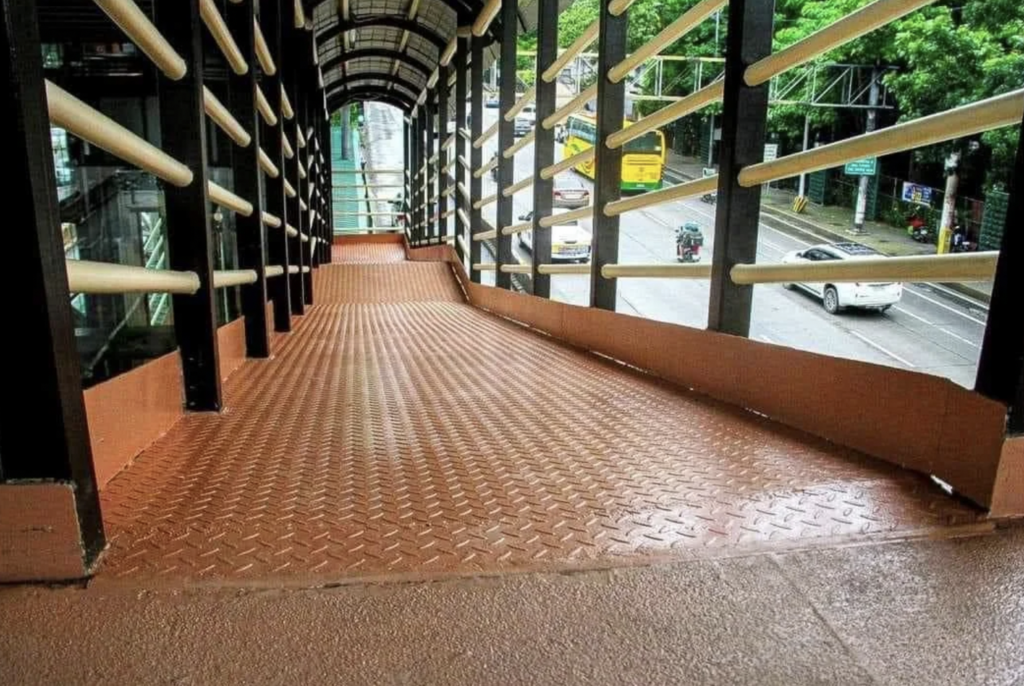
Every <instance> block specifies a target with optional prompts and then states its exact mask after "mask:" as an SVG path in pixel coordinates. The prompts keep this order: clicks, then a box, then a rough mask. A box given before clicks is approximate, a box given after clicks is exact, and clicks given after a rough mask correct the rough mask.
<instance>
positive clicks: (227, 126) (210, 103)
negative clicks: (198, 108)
mask: <svg viewBox="0 0 1024 686" xmlns="http://www.w3.org/2000/svg"><path fill="white" fill-rule="evenodd" d="M203 111H205V112H206V116H208V117H209V118H210V119H212V120H213V122H214V123H215V124H216V125H217V126H219V127H220V128H221V130H222V131H223V132H224V133H225V134H227V136H228V138H230V139H231V140H233V141H234V142H235V143H237V144H238V145H239V146H241V147H243V148H247V147H249V143H251V142H252V136H250V135H249V133H248V132H247V131H246V130H245V129H244V128H243V127H242V125H241V124H240V123H239V122H238V120H237V119H235V117H234V115H232V114H231V112H230V111H228V108H227V107H225V106H224V103H222V102H221V101H220V100H219V99H218V98H217V96H216V95H214V94H213V91H211V90H210V89H209V88H207V87H206V86H203Z"/></svg>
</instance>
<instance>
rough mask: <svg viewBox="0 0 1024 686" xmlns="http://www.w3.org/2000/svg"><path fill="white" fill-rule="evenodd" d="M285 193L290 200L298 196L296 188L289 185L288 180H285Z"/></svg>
mask: <svg viewBox="0 0 1024 686" xmlns="http://www.w3.org/2000/svg"><path fill="white" fill-rule="evenodd" d="M284 192H285V194H286V195H287V196H288V197H289V198H294V197H295V196H297V195H298V193H296V192H295V187H294V186H292V185H291V184H290V183H288V179H285V180H284Z"/></svg>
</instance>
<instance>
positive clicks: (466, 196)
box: [455, 181, 473, 205]
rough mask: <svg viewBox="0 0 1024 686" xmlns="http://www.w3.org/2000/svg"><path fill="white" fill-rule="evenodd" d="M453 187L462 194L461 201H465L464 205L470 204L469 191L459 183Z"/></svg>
mask: <svg viewBox="0 0 1024 686" xmlns="http://www.w3.org/2000/svg"><path fill="white" fill-rule="evenodd" d="M455 187H456V188H458V189H459V193H461V194H462V199H463V200H465V201H466V204H467V205H470V204H472V202H473V201H472V200H471V198H470V195H469V191H468V190H466V186H465V184H463V183H462V182H461V181H457V182H456V183H455Z"/></svg>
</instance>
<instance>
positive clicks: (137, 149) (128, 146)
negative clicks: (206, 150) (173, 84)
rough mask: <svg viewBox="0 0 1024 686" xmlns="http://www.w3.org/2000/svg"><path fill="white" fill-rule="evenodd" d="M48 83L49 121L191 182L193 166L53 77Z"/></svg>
mask: <svg viewBox="0 0 1024 686" xmlns="http://www.w3.org/2000/svg"><path fill="white" fill-rule="evenodd" d="M45 84H46V99H47V105H48V108H49V114H50V121H51V122H52V123H53V124H54V125H56V126H58V127H60V128H62V129H67V130H68V131H70V132H71V133H73V134H74V135H75V136H78V137H79V138H81V139H82V140H85V141H88V142H89V143H91V144H93V145H95V146H96V147H97V148H102V149H103V150H106V151H107V152H109V153H110V154H111V155H114V156H115V157H119V158H121V159H122V160H124V161H126V162H129V163H131V164H134V165H135V166H137V167H139V168H140V169H144V170H146V171H148V172H149V173H151V174H153V175H154V176H157V177H159V178H160V179H163V180H164V181H167V182H168V183H170V184H173V185H175V186H178V187H185V186H188V185H189V184H190V183H192V178H193V176H192V170H190V169H189V168H188V167H186V166H185V165H184V164H182V163H181V162H179V161H178V160H176V159H174V158H173V157H171V156H170V155H168V154H167V153H165V152H164V151H163V150H160V149H159V148H157V147H156V146H154V145H152V144H151V143H149V142H148V141H145V140H143V139H142V138H140V137H139V136H137V135H135V134H134V133H132V132H131V131H129V130H128V129H126V128H125V127H123V126H121V125H120V124H118V123H117V122H115V121H114V120H113V119H111V118H110V117H107V116H106V115H103V114H101V113H100V112H98V111H96V110H95V109H93V108H92V107H89V106H88V105H86V104H85V103H84V102H82V101H81V100H79V99H78V98H76V97H75V96H73V95H71V94H70V93H68V92H67V91H66V90H64V89H63V88H61V87H60V86H57V85H56V84H54V83H52V82H51V81H46V82H45Z"/></svg>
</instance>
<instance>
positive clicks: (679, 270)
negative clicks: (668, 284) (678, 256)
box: [601, 263, 711, 279]
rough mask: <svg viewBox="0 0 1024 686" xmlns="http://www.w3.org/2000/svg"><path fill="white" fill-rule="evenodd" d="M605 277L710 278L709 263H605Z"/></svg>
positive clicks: (602, 268)
mask: <svg viewBox="0 0 1024 686" xmlns="http://www.w3.org/2000/svg"><path fill="white" fill-rule="evenodd" d="M601 276H603V277H604V278H606V279H623V278H638V279H710V278H711V264H710V263H708V264H606V265H604V266H603V267H601Z"/></svg>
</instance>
